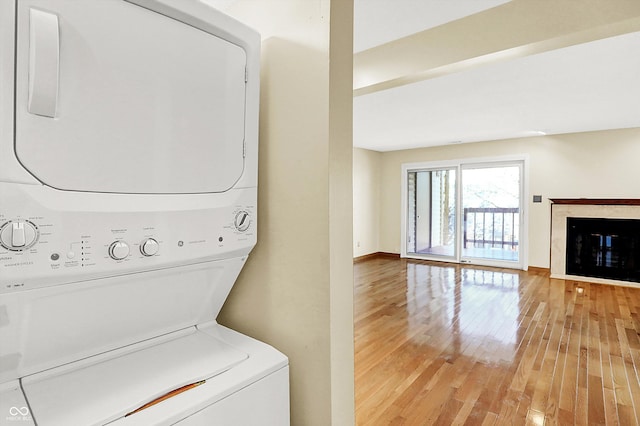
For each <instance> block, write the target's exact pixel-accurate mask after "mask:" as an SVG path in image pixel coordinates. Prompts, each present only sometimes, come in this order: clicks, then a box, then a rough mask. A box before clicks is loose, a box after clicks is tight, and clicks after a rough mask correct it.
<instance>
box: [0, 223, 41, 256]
mask: <svg viewBox="0 0 640 426" xmlns="http://www.w3.org/2000/svg"><path fill="white" fill-rule="evenodd" d="M36 241H38V227H37V226H36V225H35V224H33V223H32V222H30V221H28V220H10V221H9V222H6V223H4V224H3V225H2V226H0V245H2V247H4V248H6V249H8V250H11V251H23V250H27V249H28V248H30V247H32V246H33V245H34V244H35V243H36Z"/></svg>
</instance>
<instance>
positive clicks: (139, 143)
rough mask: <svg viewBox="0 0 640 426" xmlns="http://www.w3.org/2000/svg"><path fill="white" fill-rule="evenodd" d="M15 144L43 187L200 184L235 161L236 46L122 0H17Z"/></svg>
mask: <svg viewBox="0 0 640 426" xmlns="http://www.w3.org/2000/svg"><path fill="white" fill-rule="evenodd" d="M17 19H18V22H17V27H18V36H17V58H16V62H17V70H16V71H17V72H16V142H15V150H16V156H17V158H18V160H19V161H20V162H21V163H22V165H23V166H24V167H25V168H26V169H27V170H28V171H29V172H31V173H32V174H33V175H34V176H35V177H36V178H38V179H39V180H40V181H41V182H42V183H44V184H45V185H49V186H51V187H54V188H58V189H64V190H72V191H94V192H115V193H205V192H222V191H226V190H228V189H229V188H231V187H232V186H233V185H234V183H235V182H236V181H237V180H238V179H239V178H240V176H241V175H242V172H243V168H244V155H243V152H244V129H245V122H244V121H245V67H246V53H245V51H244V49H242V48H241V47H239V46H237V45H235V44H232V43H230V42H228V41H226V40H224V39H222V38H219V37H216V36H214V35H212V34H210V33H208V32H205V31H203V30H201V29H198V28H195V27H193V26H190V25H187V24H184V23H183V22H181V21H179V20H177V19H174V18H172V17H169V16H165V15H162V14H159V13H156V12H154V11H151V10H148V9H145V8H143V7H140V6H137V5H133V4H131V3H128V2H126V1H124V0H101V1H77V0H19V1H18V16H17Z"/></svg>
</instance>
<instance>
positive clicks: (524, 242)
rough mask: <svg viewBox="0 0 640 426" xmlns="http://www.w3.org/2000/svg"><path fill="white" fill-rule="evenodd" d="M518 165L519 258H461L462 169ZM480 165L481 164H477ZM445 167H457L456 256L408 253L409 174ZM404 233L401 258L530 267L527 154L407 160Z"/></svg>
mask: <svg viewBox="0 0 640 426" xmlns="http://www.w3.org/2000/svg"><path fill="white" fill-rule="evenodd" d="M509 165H518V166H520V217H519V226H520V233H519V244H518V261H517V262H514V261H504V260H496V259H485V258H476V257H462V243H463V241H462V239H463V238H464V235H463V229H462V226H463V223H462V216H463V212H462V184H463V182H462V169H471V168H490V167H499V166H509ZM474 166H478V167H474ZM442 169H455V170H456V209H455V210H456V242H455V256H438V255H430V254H418V253H408V252H407V242H408V238H407V234H408V232H409V229H408V225H409V220H408V218H409V217H408V215H409V208H408V201H409V188H408V175H409V173H410V172H418V171H437V170H442ZM401 173H402V175H401V176H402V177H401V185H402V188H401V195H402V196H401V198H402V201H401V202H402V209H401V221H400V222H401V228H400V229H401V232H400V244H401V245H400V257H402V258H409V259H424V260H435V261H440V262H451V263H463V264H473V265H481V266H494V267H499V268H509V269H523V270H527V268H528V263H529V258H528V241H529V212H528V203H527V200H529V198H530V197H529V185H528V182H529V157H528V155H510V156H500V157H477V158H465V159H456V160H448V161H429V162H420V163H404V164H402V165H401Z"/></svg>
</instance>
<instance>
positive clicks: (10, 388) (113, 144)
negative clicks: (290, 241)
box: [0, 0, 289, 426]
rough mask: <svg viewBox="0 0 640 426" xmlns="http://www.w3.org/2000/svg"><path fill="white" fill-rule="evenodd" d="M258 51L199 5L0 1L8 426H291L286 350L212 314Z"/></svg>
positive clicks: (2, 307)
mask: <svg viewBox="0 0 640 426" xmlns="http://www.w3.org/2000/svg"><path fill="white" fill-rule="evenodd" d="M259 49H260V37H259V35H258V34H257V33H256V32H254V31H253V30H251V29H249V28H247V27H246V26H244V25H242V24H240V23H238V22H236V21H234V20H233V19H231V18H229V17H227V16H225V15H223V14H221V13H219V12H217V11H215V10H213V9H211V8H210V7H208V6H206V5H205V4H203V3H202V2H200V1H197V0H82V1H80V0H10V1H9V0H2V1H1V2H0V424H21V425H23V424H37V425H40V426H49V425H64V426H69V425H83V426H84V425H104V424H110V425H118V426H121V425H122V426H124V425H169V424H180V425H233V426H237V425H242V426H245V425H288V424H289V390H288V389H289V384H288V382H289V373H288V371H289V370H288V360H287V358H286V357H285V356H284V355H283V354H281V353H280V352H278V351H277V350H276V349H274V348H272V347H271V346H269V345H267V344H265V343H262V342H259V341H256V340H254V339H252V338H249V337H247V336H244V335H242V334H240V333H237V332H235V331H233V330H230V329H228V328H225V327H223V326H221V325H219V324H217V322H216V318H217V315H218V313H219V311H220V309H221V307H222V305H223V303H224V301H225V299H226V298H227V296H228V294H229V291H230V290H231V287H232V286H233V284H234V282H235V280H236V278H237V276H238V274H239V273H240V270H241V269H242V267H243V265H244V263H245V262H246V261H247V257H248V255H249V253H250V251H251V249H252V248H253V247H254V245H255V243H256V229H257V228H256V226H257V223H256V218H257V215H256V208H257V206H256V202H257V164H258V99H259ZM259 284H260V283H256V285H259Z"/></svg>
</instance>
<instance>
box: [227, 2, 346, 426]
mask: <svg viewBox="0 0 640 426" xmlns="http://www.w3.org/2000/svg"><path fill="white" fill-rule="evenodd" d="M352 9H353V2H352V0H331V1H330V0H305V1H300V0H250V1H242V2H235V3H234V4H232V5H231V6H230V7H229V8H228V9H226V10H225V12H227V13H229V14H230V15H232V16H234V17H236V19H238V20H240V21H243V22H245V23H247V24H248V25H250V26H252V27H254V28H256V29H257V30H258V31H260V32H261V33H262V37H263V48H262V49H263V50H262V73H261V85H262V90H261V102H260V110H261V111H260V158H259V188H258V244H257V246H256V248H255V249H254V251H253V252H252V253H251V255H250V256H249V260H248V262H247V265H246V266H245V269H244V270H243V271H242V273H241V275H240V278H239V279H238V282H237V283H236V285H235V286H234V288H233V290H232V292H231V295H230V297H229V299H228V300H227V303H226V304H225V306H224V308H223V311H222V313H221V315H220V317H219V320H220V322H221V323H222V324H224V325H227V326H229V327H231V328H234V329H236V330H238V331H240V332H243V333H246V334H248V335H250V336H253V337H256V338H258V339H260V340H263V341H265V342H267V343H270V344H272V345H273V346H275V347H276V348H278V349H279V350H281V351H282V352H283V353H285V354H286V355H287V356H288V357H289V361H290V369H291V370H290V372H291V379H290V383H291V424H292V425H309V426H313V425H323V426H325V425H329V424H335V425H350V424H353V423H354V402H353V311H352V309H353V308H352V306H353V270H352V262H351V259H352V242H351V238H352V190H351V188H352V166H351V164H352V141H351V134H352V130H351V122H352V120H351V117H352V115H351V111H352V104H351V103H352V95H351V86H352V76H351V73H352V51H351V45H352V44H351V37H352V36H351V34H352V33H351V31H352ZM330 37H331V40H330ZM338 41H340V42H341V43H337V42H338ZM330 42H331V44H330ZM330 46H331V48H330ZM249 409H250V408H249Z"/></svg>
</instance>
